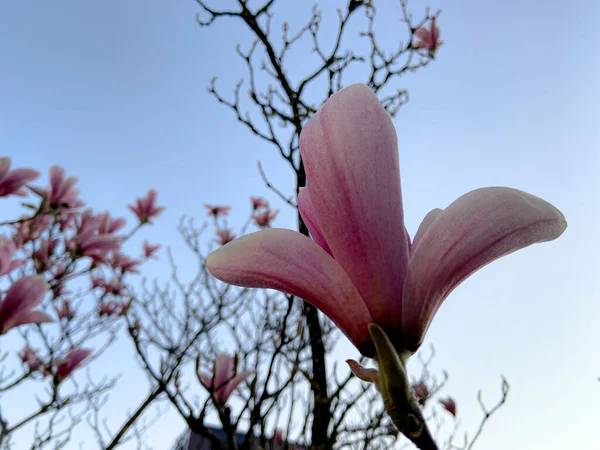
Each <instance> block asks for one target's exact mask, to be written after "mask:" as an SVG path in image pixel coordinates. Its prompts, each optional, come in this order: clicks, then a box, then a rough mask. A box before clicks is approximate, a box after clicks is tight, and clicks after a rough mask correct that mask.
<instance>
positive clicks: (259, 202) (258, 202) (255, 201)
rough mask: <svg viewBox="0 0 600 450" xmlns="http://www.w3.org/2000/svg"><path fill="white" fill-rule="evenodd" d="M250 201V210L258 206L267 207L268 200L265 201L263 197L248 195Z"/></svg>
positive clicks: (254, 209) (258, 207)
mask: <svg viewBox="0 0 600 450" xmlns="http://www.w3.org/2000/svg"><path fill="white" fill-rule="evenodd" d="M250 201H251V202H252V210H253V211H256V210H257V209H260V208H268V207H269V202H268V201H266V200H265V199H264V198H263V197H250Z"/></svg>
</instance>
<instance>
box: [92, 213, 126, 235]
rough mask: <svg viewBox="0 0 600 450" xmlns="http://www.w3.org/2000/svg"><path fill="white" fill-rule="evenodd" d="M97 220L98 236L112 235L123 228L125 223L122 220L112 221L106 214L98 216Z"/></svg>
mask: <svg viewBox="0 0 600 450" xmlns="http://www.w3.org/2000/svg"><path fill="white" fill-rule="evenodd" d="M97 220H98V221H99V225H98V232H99V233H100V234H113V233H115V232H117V231H119V230H120V229H121V228H123V227H124V226H125V223H126V221H125V219H123V218H118V219H113V218H112V217H110V214H109V213H108V212H104V213H102V214H98V216H97Z"/></svg>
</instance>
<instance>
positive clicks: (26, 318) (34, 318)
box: [0, 309, 53, 334]
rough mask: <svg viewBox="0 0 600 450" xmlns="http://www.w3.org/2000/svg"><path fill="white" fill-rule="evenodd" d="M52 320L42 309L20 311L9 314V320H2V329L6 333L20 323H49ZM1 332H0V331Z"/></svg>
mask: <svg viewBox="0 0 600 450" xmlns="http://www.w3.org/2000/svg"><path fill="white" fill-rule="evenodd" d="M49 322H53V320H52V318H51V317H50V316H49V315H48V314H46V313H45V312H44V311H40V310H37V309H36V310H33V311H22V312H20V313H18V314H15V315H13V316H11V319H10V321H7V322H4V326H3V327H2V330H0V331H3V332H4V333H6V332H7V331H8V330H10V329H11V328H16V327H19V326H21V325H27V324H31V323H37V324H39V323H49ZM0 334H1V333H0Z"/></svg>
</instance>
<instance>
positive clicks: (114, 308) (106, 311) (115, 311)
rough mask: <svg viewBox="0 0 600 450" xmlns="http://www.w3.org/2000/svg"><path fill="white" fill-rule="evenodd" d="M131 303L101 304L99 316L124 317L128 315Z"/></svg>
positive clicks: (112, 302)
mask: <svg viewBox="0 0 600 450" xmlns="http://www.w3.org/2000/svg"><path fill="white" fill-rule="evenodd" d="M130 304H131V302H117V301H110V300H109V301H103V302H101V303H100V307H99V309H98V314H99V315H100V316H115V315H118V316H124V315H125V314H127V311H128V309H129V306H130Z"/></svg>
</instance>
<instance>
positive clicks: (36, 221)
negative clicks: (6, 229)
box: [12, 214, 54, 248]
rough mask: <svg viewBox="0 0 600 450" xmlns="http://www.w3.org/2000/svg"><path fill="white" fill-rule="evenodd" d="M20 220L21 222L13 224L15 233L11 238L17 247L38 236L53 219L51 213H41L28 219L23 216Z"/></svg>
mask: <svg viewBox="0 0 600 450" xmlns="http://www.w3.org/2000/svg"><path fill="white" fill-rule="evenodd" d="M24 219H26V220H24ZM21 220H22V222H19V223H18V224H17V225H16V226H15V233H14V235H13V238H12V239H13V242H14V243H15V245H16V246H17V248H21V247H23V245H25V244H27V243H29V242H31V241H32V240H34V239H37V238H39V237H40V235H41V234H42V232H44V231H46V230H47V229H48V228H50V226H51V225H52V222H53V220H54V219H53V218H52V216H51V215H48V214H42V215H39V216H35V217H33V218H30V219H27V216H23V217H21Z"/></svg>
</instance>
